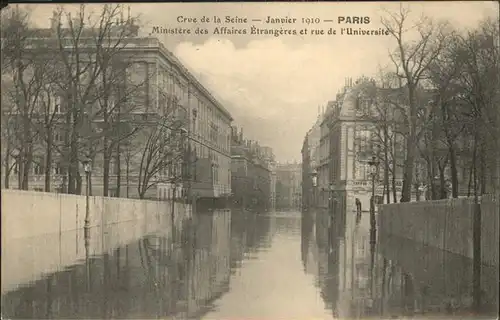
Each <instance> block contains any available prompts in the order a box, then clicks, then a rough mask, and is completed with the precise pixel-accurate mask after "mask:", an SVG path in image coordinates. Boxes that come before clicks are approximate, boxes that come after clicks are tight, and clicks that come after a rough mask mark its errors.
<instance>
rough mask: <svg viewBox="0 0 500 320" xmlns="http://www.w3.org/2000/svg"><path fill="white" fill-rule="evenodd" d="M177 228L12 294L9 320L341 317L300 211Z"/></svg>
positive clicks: (226, 216)
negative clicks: (313, 267)
mask: <svg viewBox="0 0 500 320" xmlns="http://www.w3.org/2000/svg"><path fill="white" fill-rule="evenodd" d="M304 227H307V228H304ZM175 229H176V230H171V231H170V232H172V234H173V237H170V236H167V234H168V232H165V233H164V234H162V233H161V232H159V233H156V234H150V235H148V236H146V237H143V238H142V239H140V240H139V241H136V242H134V243H130V244H128V245H126V246H122V247H119V248H114V249H113V250H110V252H109V253H107V254H103V255H99V256H91V255H89V256H88V257H87V258H86V259H85V261H82V262H81V263H79V264H76V265H72V266H60V268H59V269H60V271H58V272H55V273H51V274H47V275H45V276H44V278H43V279H41V280H38V281H36V282H34V283H30V284H25V285H20V286H18V288H17V289H15V290H11V291H9V292H6V293H5V294H3V295H2V305H3V308H2V313H3V316H4V317H8V318H24V319H26V318H31V319H33V318H36V319H40V318H104V319H109V318H130V319H140V318H174V317H175V318H203V319H229V318H245V319H257V318H258V319H277V318H281V319H285V318H287V319H291V318H295V319H297V318H300V319H302V318H311V317H313V318H319V319H331V318H332V317H333V312H334V311H333V309H332V308H331V305H332V303H331V301H328V299H329V297H328V296H329V295H328V294H326V293H325V292H323V291H324V290H322V289H321V287H322V286H324V285H322V284H321V283H322V282H325V279H326V278H325V277H323V278H324V279H320V278H321V277H320V274H319V273H318V272H316V271H314V270H308V268H309V269H311V261H309V262H308V261H307V259H308V258H307V257H310V256H311V254H310V253H308V251H309V252H312V251H313V250H314V249H313V248H310V247H311V246H312V245H313V247H317V244H316V243H314V244H313V243H312V242H310V241H309V240H308V239H309V238H310V233H311V232H312V225H311V223H308V225H306V226H304V225H303V223H302V219H301V214H300V213H299V212H283V213H273V214H255V213H249V212H246V213H242V212H231V211H230V210H215V211H210V212H200V213H197V214H196V215H194V216H193V218H192V219H190V220H187V221H185V222H184V223H183V224H182V226H179V227H176V228H175ZM308 237H309V238H308ZM82 245H83V244H82ZM316 251H317V250H316ZM89 252H92V250H89ZM315 259H316V258H315ZM309 260H311V259H309ZM308 264H309V266H308ZM320 273H323V274H327V273H328V272H327V270H323V271H322V272H320ZM329 306H330V307H329Z"/></svg>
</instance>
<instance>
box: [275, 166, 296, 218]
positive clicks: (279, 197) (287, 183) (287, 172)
mask: <svg viewBox="0 0 500 320" xmlns="http://www.w3.org/2000/svg"><path fill="white" fill-rule="evenodd" d="M301 180H302V165H301V164H300V163H297V162H293V163H279V164H277V166H276V209H277V210H300V209H301V207H302V190H301V185H302V181H301Z"/></svg>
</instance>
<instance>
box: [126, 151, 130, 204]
mask: <svg viewBox="0 0 500 320" xmlns="http://www.w3.org/2000/svg"><path fill="white" fill-rule="evenodd" d="M128 152H129V151H128V150H127V153H128ZM125 166H126V180H127V198H129V197H130V194H129V190H130V153H128V155H127V159H125Z"/></svg>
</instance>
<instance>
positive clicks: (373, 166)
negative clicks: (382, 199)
mask: <svg viewBox="0 0 500 320" xmlns="http://www.w3.org/2000/svg"><path fill="white" fill-rule="evenodd" d="M368 164H369V165H370V173H371V176H372V196H371V200H370V294H371V295H372V298H373V268H374V264H375V244H376V242H377V222H376V220H375V178H376V176H377V173H378V165H379V161H378V160H377V158H376V157H375V156H373V157H372V159H371V160H370V161H368Z"/></svg>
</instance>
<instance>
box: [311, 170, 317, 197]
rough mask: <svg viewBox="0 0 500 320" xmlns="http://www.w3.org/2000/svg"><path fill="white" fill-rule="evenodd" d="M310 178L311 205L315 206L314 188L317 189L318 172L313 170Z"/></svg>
mask: <svg viewBox="0 0 500 320" xmlns="http://www.w3.org/2000/svg"><path fill="white" fill-rule="evenodd" d="M311 178H312V187H313V190H312V199H313V204H314V206H316V205H317V203H316V188H317V187H318V171H316V169H313V170H312V172H311Z"/></svg>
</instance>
